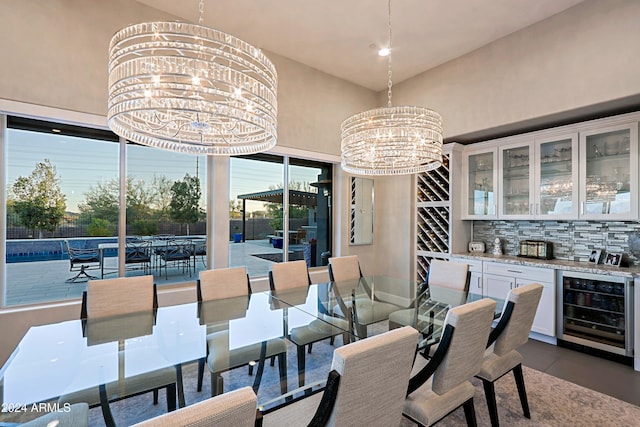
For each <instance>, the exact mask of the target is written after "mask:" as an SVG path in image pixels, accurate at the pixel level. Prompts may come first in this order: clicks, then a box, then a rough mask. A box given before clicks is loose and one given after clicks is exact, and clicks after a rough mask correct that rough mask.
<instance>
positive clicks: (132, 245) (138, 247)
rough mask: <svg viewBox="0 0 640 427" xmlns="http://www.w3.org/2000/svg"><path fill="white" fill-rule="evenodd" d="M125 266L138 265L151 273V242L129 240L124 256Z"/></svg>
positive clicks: (146, 272)
mask: <svg viewBox="0 0 640 427" xmlns="http://www.w3.org/2000/svg"><path fill="white" fill-rule="evenodd" d="M124 263H125V266H127V265H132V264H133V265H136V266H137V267H134V268H139V269H142V270H143V271H144V273H145V274H150V273H151V242H150V241H145V240H127V242H126V248H125V257H124Z"/></svg>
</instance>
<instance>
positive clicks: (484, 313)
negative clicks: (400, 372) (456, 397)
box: [432, 298, 496, 395]
mask: <svg viewBox="0 0 640 427" xmlns="http://www.w3.org/2000/svg"><path fill="white" fill-rule="evenodd" d="M495 308H496V302H495V301H493V300H492V299H489V298H484V299H481V300H479V301H474V302H472V303H468V304H464V305H460V306H458V307H454V308H452V309H450V310H449V312H448V313H447V317H446V318H445V321H444V323H445V326H446V325H451V326H453V327H454V328H455V330H454V332H453V337H452V339H451V344H450V345H449V350H448V351H447V354H446V355H445V357H444V359H443V360H442V363H441V364H440V365H439V366H438V368H437V369H436V371H435V373H434V374H433V385H432V390H433V391H434V392H436V393H437V394H440V395H442V394H444V393H446V392H448V391H449V390H451V389H453V388H454V387H456V386H458V385H460V384H462V383H463V382H465V381H468V380H470V379H471V378H472V377H473V376H474V375H475V374H477V373H478V371H480V367H481V365H482V357H483V355H484V351H485V348H486V346H487V341H488V339H489V333H490V332H491V323H492V321H493V315H494V311H495Z"/></svg>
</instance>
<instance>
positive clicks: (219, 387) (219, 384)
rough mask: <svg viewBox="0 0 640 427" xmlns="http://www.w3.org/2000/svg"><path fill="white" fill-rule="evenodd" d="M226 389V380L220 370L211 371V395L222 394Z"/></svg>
mask: <svg viewBox="0 0 640 427" xmlns="http://www.w3.org/2000/svg"><path fill="white" fill-rule="evenodd" d="M223 390H224V380H223V378H222V375H220V372H212V373H211V397H215V396H217V395H219V394H222V391H223Z"/></svg>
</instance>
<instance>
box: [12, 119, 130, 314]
mask: <svg viewBox="0 0 640 427" xmlns="http://www.w3.org/2000/svg"><path fill="white" fill-rule="evenodd" d="M7 126H8V129H7V131H6V133H5V147H4V148H5V155H6V172H5V176H6V182H5V188H6V196H7V200H6V223H7V228H6V236H5V237H6V266H5V272H6V281H5V286H4V304H5V305H7V306H12V305H22V304H32V303H40V302H44V301H52V300H61V299H68V298H77V297H80V296H81V295H82V291H83V290H84V289H85V287H84V286H82V285H83V283H82V282H83V280H85V279H86V276H93V277H98V276H99V275H100V270H99V268H98V267H99V262H95V259H90V258H85V261H86V262H85V263H84V264H83V263H77V264H74V265H73V266H72V265H71V263H70V261H69V258H68V250H67V247H66V245H67V242H68V243H69V245H71V246H72V247H73V248H74V249H78V253H80V252H82V253H83V254H84V253H89V252H88V251H86V252H85V249H92V248H93V249H96V248H97V245H98V243H99V242H102V241H103V239H106V238H113V236H115V232H116V230H117V226H118V203H117V202H118V199H117V182H118V144H117V138H116V137H115V135H113V134H112V133H110V132H102V131H95V130H89V129H82V128H77V127H72V126H63V125H60V124H55V123H47V122H39V121H31V120H25V119H19V118H12V117H9V118H8V120H7ZM114 182H115V185H116V199H115V200H111V199H110V198H109V197H108V196H109V194H108V192H107V191H102V190H106V189H109V188H111V186H112V183H114ZM102 196H104V197H102ZM83 266H85V267H84V268H83ZM71 267H73V268H71ZM70 269H71V270H73V271H70ZM81 272H82V273H83V274H80V273H81ZM76 276H78V277H77V278H76V279H75V280H74V279H73V278H74V277H76Z"/></svg>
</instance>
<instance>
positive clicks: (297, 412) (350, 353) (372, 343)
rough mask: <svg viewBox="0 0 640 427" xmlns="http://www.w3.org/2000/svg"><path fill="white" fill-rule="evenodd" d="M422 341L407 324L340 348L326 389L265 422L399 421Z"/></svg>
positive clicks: (274, 413)
mask: <svg viewBox="0 0 640 427" xmlns="http://www.w3.org/2000/svg"><path fill="white" fill-rule="evenodd" d="M417 340H418V333H417V331H416V330H415V329H413V328H411V327H409V326H407V327H404V328H401V329H396V330H393V331H388V332H385V333H383V334H380V335H376V336H373V337H371V338H367V339H366V340H362V341H357V342H354V343H351V344H348V345H345V346H344V347H340V348H337V349H336V350H334V352H333V362H332V364H331V369H332V371H331V372H330V373H329V376H328V378H327V385H326V387H325V389H324V392H323V393H316V394H314V395H311V396H309V397H305V398H303V399H300V400H297V401H294V402H293V403H292V404H290V405H286V406H283V407H281V408H279V409H276V410H274V411H271V412H265V413H264V415H263V425H264V426H265V427H270V426H306V425H309V426H324V425H331V426H397V425H400V422H401V421H402V407H403V404H404V397H405V395H406V391H407V385H408V383H409V376H410V373H411V365H412V363H413V358H414V355H415V351H416V342H417Z"/></svg>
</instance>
